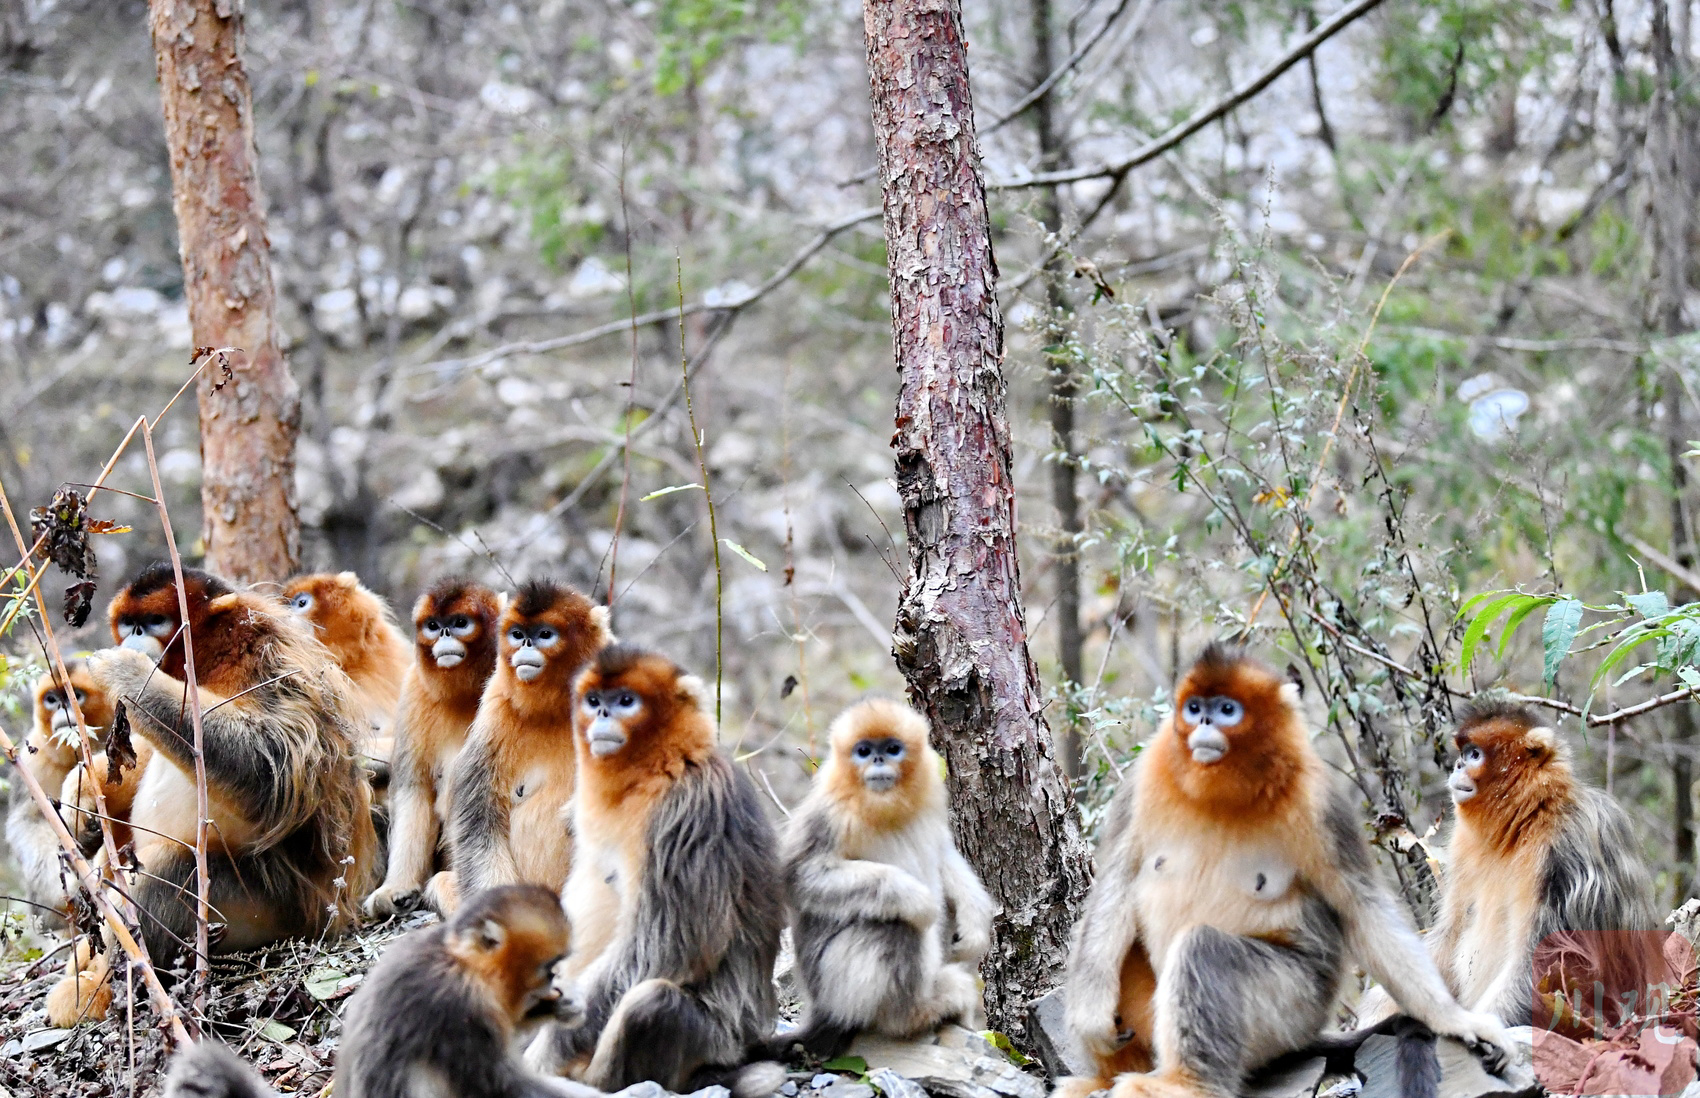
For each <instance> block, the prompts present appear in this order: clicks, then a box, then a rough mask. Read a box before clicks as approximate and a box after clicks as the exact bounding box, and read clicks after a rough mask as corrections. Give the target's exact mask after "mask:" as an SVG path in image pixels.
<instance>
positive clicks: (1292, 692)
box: [1278, 682, 1304, 709]
mask: <svg viewBox="0 0 1700 1098" xmlns="http://www.w3.org/2000/svg"><path fill="white" fill-rule="evenodd" d="M1278 692H1279V693H1280V695H1281V700H1282V701H1284V702H1286V703H1287V708H1288V709H1297V708H1298V707H1299V701H1300V699H1302V698H1303V697H1304V687H1303V686H1301V685H1299V684H1298V683H1296V682H1284V683H1282V684H1281V689H1280V690H1279V691H1278Z"/></svg>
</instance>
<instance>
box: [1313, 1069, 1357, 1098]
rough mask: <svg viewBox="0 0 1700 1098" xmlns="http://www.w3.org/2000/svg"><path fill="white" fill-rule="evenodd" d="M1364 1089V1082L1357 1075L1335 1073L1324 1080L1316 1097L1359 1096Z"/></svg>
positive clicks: (1350, 1097)
mask: <svg viewBox="0 0 1700 1098" xmlns="http://www.w3.org/2000/svg"><path fill="white" fill-rule="evenodd" d="M1363 1089H1364V1085H1363V1083H1362V1082H1361V1081H1360V1080H1359V1079H1358V1077H1357V1076H1356V1075H1345V1076H1341V1075H1335V1076H1332V1077H1331V1078H1330V1079H1324V1080H1323V1087H1322V1090H1321V1091H1320V1092H1318V1094H1317V1096H1316V1098H1357V1095H1358V1094H1359V1092H1361V1091H1362V1090H1363Z"/></svg>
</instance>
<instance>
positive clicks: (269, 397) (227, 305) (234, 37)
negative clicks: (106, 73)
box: [148, 0, 301, 583]
mask: <svg viewBox="0 0 1700 1098" xmlns="http://www.w3.org/2000/svg"><path fill="white" fill-rule="evenodd" d="M148 29H149V31H150V32H151V34H152V35H153V44H154V55H155V59H156V61H157V63H158V67H159V86H160V99H161V101H162V104H163V107H164V112H165V134H166V141H167V143H168V144H169V146H170V152H171V193H172V204H173V207H174V209H175V211H176V214H177V232H178V239H179V243H178V249H179V252H180V253H181V255H182V259H183V287H184V290H183V292H184V296H185V298H186V299H187V303H188V306H189V324H190V327H191V328H192V329H193V330H194V339H195V343H196V345H197V346H202V347H220V348H239V349H240V351H239V352H233V353H232V354H231V355H230V356H229V358H230V363H231V366H232V367H233V369H234V377H233V378H231V380H230V381H229V383H228V384H225V385H224V386H223V387H222V388H220V389H219V390H218V391H216V392H215V391H214V385H215V383H216V382H217V381H218V380H219V379H218V377H217V375H216V372H215V371H212V370H209V371H207V372H206V373H205V374H203V376H202V377H201V379H200V381H199V384H198V386H197V390H196V396H197V398H198V401H199V404H200V417H201V511H202V517H201V534H202V538H203V539H204V540H205V542H206V566H207V567H208V568H210V569H212V570H213V571H215V572H218V573H220V574H222V575H225V576H228V577H229V578H230V579H233V580H237V581H239V582H245V583H252V582H255V581H258V580H278V579H282V578H283V577H285V576H287V575H289V574H290V573H291V572H293V571H295V569H296V567H297V565H298V564H299V563H300V553H301V522H300V517H299V515H298V513H297V504H296V494H295V438H296V434H297V432H298V430H299V428H300V420H301V398H300V391H299V390H298V389H297V388H296V385H295V380H294V379H293V378H292V377H290V375H289V367H288V365H287V364H286V363H285V362H284V360H283V351H282V348H281V345H280V341H279V338H278V332H277V316H276V313H277V309H276V303H277V295H276V290H275V289H274V287H273V284H272V271H271V257H270V253H269V250H268V249H269V248H270V246H271V241H270V239H269V238H268V237H267V235H266V214H265V199H264V196H263V195H262V194H261V192H260V180H259V170H258V166H257V158H256V155H255V150H254V117H253V99H252V96H251V94H250V91H249V87H248V76H247V72H246V71H245V70H244V69H243V67H242V57H241V46H242V5H241V2H240V0H150V2H149V4H148Z"/></svg>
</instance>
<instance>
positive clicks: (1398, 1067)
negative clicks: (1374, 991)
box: [1281, 1014, 1440, 1098]
mask: <svg viewBox="0 0 1700 1098" xmlns="http://www.w3.org/2000/svg"><path fill="white" fill-rule="evenodd" d="M1375 1036H1386V1037H1392V1038H1394V1039H1395V1040H1397V1041H1398V1045H1397V1047H1396V1048H1395V1049H1394V1052H1393V1067H1394V1071H1395V1072H1397V1073H1398V1084H1399V1086H1398V1093H1399V1098H1437V1095H1438V1094H1439V1093H1440V1057H1439V1056H1438V1055H1437V1054H1436V1053H1435V1049H1434V1040H1435V1038H1434V1031H1433V1030H1431V1029H1429V1028H1428V1027H1427V1026H1425V1025H1423V1024H1422V1023H1421V1022H1419V1021H1417V1020H1416V1019H1415V1018H1412V1017H1410V1016H1409V1015H1406V1014H1394V1015H1391V1016H1389V1017H1387V1018H1384V1019H1382V1020H1381V1021H1380V1022H1377V1023H1376V1024H1375V1025H1373V1026H1365V1027H1364V1028H1363V1029H1355V1030H1352V1031H1351V1032H1349V1033H1331V1034H1326V1035H1324V1036H1321V1037H1318V1038H1317V1039H1316V1040H1315V1041H1313V1042H1311V1044H1310V1045H1308V1046H1306V1047H1305V1048H1302V1049H1300V1050H1299V1051H1297V1052H1294V1053H1289V1054H1288V1055H1287V1056H1284V1057H1282V1058H1281V1059H1282V1061H1286V1062H1297V1061H1299V1060H1305V1059H1310V1058H1312V1057H1316V1056H1321V1057H1323V1058H1324V1059H1325V1060H1327V1061H1328V1067H1327V1071H1328V1073H1329V1074H1332V1075H1351V1074H1353V1073H1354V1072H1355V1071H1356V1070H1357V1068H1356V1060H1357V1052H1358V1049H1359V1048H1360V1047H1361V1046H1362V1045H1363V1043H1364V1042H1365V1041H1367V1040H1369V1039H1370V1038H1371V1037H1375Z"/></svg>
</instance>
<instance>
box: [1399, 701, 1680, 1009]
mask: <svg viewBox="0 0 1700 1098" xmlns="http://www.w3.org/2000/svg"><path fill="white" fill-rule="evenodd" d="M1455 739H1456V741H1457V744H1458V760H1457V763H1456V764H1455V765H1454V766H1453V769H1452V775H1451V777H1450V779H1449V780H1448V783H1447V784H1448V785H1449V786H1450V787H1451V791H1452V803H1453V805H1454V806H1455V812H1456V820H1455V822H1454V824H1453V828H1452V838H1451V841H1450V843H1449V845H1448V857H1447V860H1446V870H1445V873H1444V875H1443V878H1442V889H1441V900H1440V919H1439V921H1438V923H1437V924H1436V926H1435V928H1434V930H1433V931H1431V932H1430V934H1429V941H1430V943H1431V946H1432V948H1433V951H1434V954H1435V959H1436V961H1437V962H1438V963H1439V965H1440V972H1441V975H1442V976H1444V977H1445V979H1446V982H1447V985H1448V986H1449V987H1450V988H1451V989H1452V990H1453V992H1454V993H1455V994H1456V995H1457V996H1458V1000H1459V1001H1460V1002H1462V1003H1464V1004H1465V1005H1466V1006H1468V1007H1470V1008H1471V1009H1474V1010H1480V1011H1488V1012H1491V1013H1494V1014H1497V1015H1499V1016H1500V1017H1501V1018H1503V1019H1505V1020H1506V1021H1507V1022H1510V1023H1512V1024H1515V1025H1526V1024H1530V1023H1531V1021H1534V1022H1535V1023H1536V1024H1541V1022H1542V1020H1541V1019H1532V1017H1531V1011H1532V1008H1533V998H1534V971H1535V967H1536V964H1537V963H1540V962H1542V961H1543V959H1554V958H1557V959H1559V960H1561V961H1563V962H1565V965H1566V972H1567V975H1569V976H1570V977H1571V978H1572V980H1580V981H1581V982H1583V983H1584V984H1586V985H1587V987H1588V994H1587V995H1586V996H1585V997H1586V998H1587V999H1588V1000H1589V1002H1590V1003H1591V1002H1592V1000H1593V992H1592V984H1593V982H1594V981H1596V980H1597V981H1599V982H1600V983H1601V984H1602V985H1603V987H1604V988H1605V989H1606V997H1607V998H1609V999H1612V1000H1616V999H1617V997H1618V995H1619V994H1622V993H1629V992H1633V993H1635V995H1636V999H1637V1001H1641V996H1642V995H1644V994H1645V992H1646V989H1647V986H1648V978H1649V977H1653V978H1655V979H1656V978H1657V976H1658V974H1659V973H1661V972H1662V970H1663V962H1662V958H1661V956H1660V952H1659V950H1660V942H1659V937H1660V936H1659V935H1658V934H1657V933H1656V932H1657V931H1658V929H1659V916H1658V913H1657V911H1656V910H1655V909H1654V906H1653V882H1652V875H1651V874H1650V873H1649V872H1648V870H1647V867H1646V865H1645V864H1644V863H1643V862H1642V860H1641V857H1640V854H1639V852H1638V851H1637V849H1636V843H1635V835H1634V832H1633V831H1632V830H1631V828H1630V823H1629V816H1628V814H1627V813H1625V812H1624V811H1623V809H1622V808H1621V807H1620V806H1619V805H1618V804H1617V802H1616V801H1614V800H1612V799H1611V797H1609V796H1607V795H1606V794H1605V793H1604V792H1603V791H1601V790H1598V789H1591V788H1589V787H1587V786H1585V785H1583V784H1582V783H1581V782H1580V781H1578V780H1577V778H1576V776H1575V774H1574V773H1573V772H1572V770H1571V767H1570V749H1569V747H1568V745H1566V744H1565V743H1564V742H1563V741H1562V740H1560V739H1559V738H1558V736H1557V734H1556V733H1555V732H1554V731H1553V730H1552V729H1551V728H1548V727H1546V726H1544V725H1543V724H1542V723H1541V721H1540V719H1539V718H1538V717H1537V716H1536V715H1535V713H1534V711H1533V710H1531V709H1529V708H1527V707H1526V706H1521V705H1511V704H1504V703H1487V704H1478V705H1476V706H1473V707H1471V708H1470V709H1468V710H1466V711H1465V713H1464V715H1463V717H1462V719H1461V720H1460V721H1459V724H1458V731H1457V733H1456V736H1455ZM1578 931H1580V932H1584V933H1582V934H1577V933H1576V932H1578ZM1586 932H1607V933H1594V934H1589V933H1586ZM1613 932H1618V933H1613ZM1625 932H1626V933H1625ZM1543 967H1544V964H1543ZM1613 1005H1614V1006H1615V1005H1619V1004H1617V1003H1616V1002H1614V1003H1613ZM1611 1024H1616V1023H1615V1021H1612V1022H1611Z"/></svg>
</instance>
